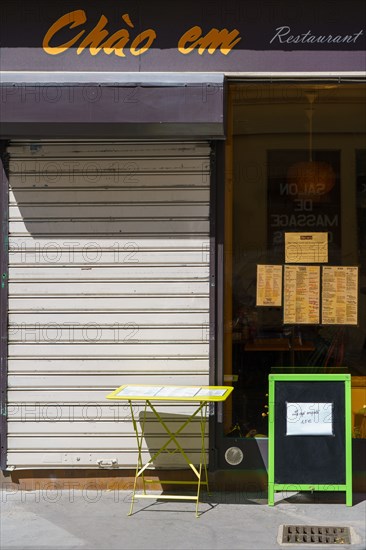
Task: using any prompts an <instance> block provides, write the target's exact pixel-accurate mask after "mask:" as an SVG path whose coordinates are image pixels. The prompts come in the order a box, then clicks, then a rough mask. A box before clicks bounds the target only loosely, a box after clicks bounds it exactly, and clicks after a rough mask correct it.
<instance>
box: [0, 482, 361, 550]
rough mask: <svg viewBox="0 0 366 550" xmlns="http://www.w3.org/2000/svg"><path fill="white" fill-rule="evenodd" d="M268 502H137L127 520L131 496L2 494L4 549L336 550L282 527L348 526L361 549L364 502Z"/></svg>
mask: <svg viewBox="0 0 366 550" xmlns="http://www.w3.org/2000/svg"><path fill="white" fill-rule="evenodd" d="M265 496H266V495H258V494H257V495H255V494H252V495H251V494H243V493H213V494H212V495H211V497H210V498H209V497H207V498H205V496H204V495H202V497H203V498H202V500H201V503H200V512H201V515H200V517H199V518H196V517H195V512H194V508H195V505H194V503H192V502H188V501H185V502H180V501H155V500H151V501H146V500H141V499H140V500H139V501H138V502H136V503H135V509H134V514H133V516H131V517H128V516H127V514H128V511H129V506H130V497H131V493H130V492H129V491H117V490H116V491H113V490H112V491H98V490H95V489H94V490H92V489H91V490H83V491H76V490H73V489H72V488H71V489H70V490H63V491H61V490H60V491H57V490H50V491H45V490H43V491H42V490H39V491H33V492H31V491H20V490H18V491H16V490H14V489H10V488H9V490H8V491H7V490H3V491H2V492H1V524H0V527H1V531H0V548H1V550H8V549H12V550H15V549H19V550H28V549H29V550H31V549H47V550H53V549H55V550H56V549H60V550H61V549H62V550H63V549H69V548H80V549H86V550H89V549H90V550H92V549H103V550H109V549H121V548H123V549H126V550H129V549H131V550H143V549H149V550H150V549H151V550H153V549H165V548H166V549H168V548H169V549H170V548H174V549H197V550H198V549H199V550H205V549H220V550H221V549H225V550H229V549H230V550H231V549H241V550H242V549H248V550H249V549H256V550H270V549H272V548H277V549H279V548H295V547H296V548H303V549H309V548H314V547H316V548H322V547H332V548H339V546H340V545H339V544H338V545H330V544H322V545H315V544H312V545H307V544H296V546H294V545H291V546H289V545H287V546H282V545H280V544H279V543H278V542H277V537H278V530H279V526H280V525H282V524H287V525H288V524H290V525H296V524H299V525H324V526H326V525H332V526H350V527H352V528H353V531H354V533H355V541H356V543H355V544H352V546H347V547H348V548H352V549H355V550H356V549H357V550H361V549H362V550H364V549H365V548H366V543H365V540H366V538H365V518H366V506H365V504H366V500H365V499H366V495H361V494H355V495H354V506H353V507H352V508H347V507H346V506H345V504H344V501H345V495H344V494H343V493H342V494H341V493H333V494H332V493H314V494H309V493H302V494H291V495H286V497H287V498H285V499H284V498H283V496H282V495H281V494H278V495H277V497H276V499H277V503H276V505H275V506H274V507H271V508H270V507H268V506H267V501H266V498H265Z"/></svg>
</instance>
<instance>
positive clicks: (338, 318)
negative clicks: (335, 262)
mask: <svg viewBox="0 0 366 550" xmlns="http://www.w3.org/2000/svg"><path fill="white" fill-rule="evenodd" d="M357 314H358V267H345V266H323V290H322V322H323V324H324V325H357Z"/></svg>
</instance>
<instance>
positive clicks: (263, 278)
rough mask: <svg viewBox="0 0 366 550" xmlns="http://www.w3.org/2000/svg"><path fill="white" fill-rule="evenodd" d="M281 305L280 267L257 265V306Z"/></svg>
mask: <svg viewBox="0 0 366 550" xmlns="http://www.w3.org/2000/svg"><path fill="white" fill-rule="evenodd" d="M281 305H282V265H257V306H281Z"/></svg>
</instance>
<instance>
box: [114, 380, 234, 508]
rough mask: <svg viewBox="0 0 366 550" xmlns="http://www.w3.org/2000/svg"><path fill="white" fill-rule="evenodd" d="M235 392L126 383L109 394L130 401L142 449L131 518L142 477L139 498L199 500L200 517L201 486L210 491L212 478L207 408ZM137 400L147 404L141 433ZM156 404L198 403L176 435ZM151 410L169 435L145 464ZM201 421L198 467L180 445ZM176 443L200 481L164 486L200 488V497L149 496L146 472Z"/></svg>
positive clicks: (231, 389) (215, 388) (223, 389)
mask: <svg viewBox="0 0 366 550" xmlns="http://www.w3.org/2000/svg"><path fill="white" fill-rule="evenodd" d="M232 391H233V388H232V387H231V386H165V385H164V386H160V385H151V384H149V385H147V384H126V385H124V386H120V387H119V388H117V389H116V390H115V391H114V392H112V393H110V394H109V395H107V399H113V400H119V401H128V402H129V405H130V409H131V416H132V422H133V427H134V430H135V434H136V440H137V448H138V459H137V466H136V475H135V481H134V486H133V494H132V500H131V507H130V512H129V515H131V514H132V512H133V505H134V502H135V498H136V497H135V495H136V486H137V479H138V478H139V477H140V476H141V479H142V483H143V494H139V495H138V497H137V498H154V499H172V500H173V499H178V500H181V499H183V500H193V501H196V516H197V517H198V504H199V497H200V489H201V485H205V486H206V488H207V491H208V475H207V463H206V449H205V429H206V422H207V407H208V405H209V403H212V402H217V401H225V399H226V398H227V397H228V396H229V395H230V393H231V392H232ZM133 401H143V402H144V413H143V416H142V421H141V429H140V431H139V430H138V427H137V422H136V418H135V415H134V410H133V406H132V402H133ZM153 401H168V402H172V401H174V402H182V401H184V402H186V403H187V402H189V403H193V404H197V407H196V409H195V411H194V412H193V413H192V414H191V415H190V416H189V417H188V418H186V420H185V421H184V422H183V423H182V424H181V426H180V427H179V428H178V430H176V431H175V432H174V433H173V432H172V431H171V430H170V429H169V427H168V426H167V424H166V423H165V422H164V420H163V418H162V417H161V415H160V414H159V412H158V411H157V410H156V408H155V407H154V405H153V403H152V402H153ZM148 409H150V410H151V411H152V412H153V413H154V415H155V417H156V418H157V420H158V421H159V423H160V424H161V426H162V427H163V428H164V430H165V432H166V433H167V440H166V442H165V443H164V445H162V447H161V448H160V449H159V450H158V451H157V452H156V453H155V454H154V455H153V456H152V457H151V458H150V460H149V461H148V462H146V464H143V460H142V444H143V438H144V433H145V421H146V412H147V410H148ZM198 415H199V418H200V435H201V454H200V464H199V467H198V468H196V466H195V465H194V464H192V462H191V460H190V459H189V457H188V456H187V454H186V452H185V451H184V449H183V448H182V446H181V444H180V443H179V441H178V439H177V436H178V435H179V434H180V433H181V432H182V431H183V430H184V429H185V428H186V427H187V426H188V424H190V422H192V420H193V419H194V418H196V417H198ZM171 441H173V442H174V443H175V445H176V449H175V452H176V451H179V452H180V454H181V455H182V456H183V458H184V460H185V461H186V462H187V464H188V465H189V467H190V468H191V469H192V470H193V472H194V474H195V476H196V477H197V481H183V480H182V481H163V482H161V483H169V484H180V485H192V484H194V485H197V494H196V495H195V496H187V495H175V494H174V495H152V494H147V492H146V485H145V483H146V482H150V481H151V480H148V479H145V477H144V472H145V470H146V469H147V468H148V466H150V465H151V464H152V463H153V462H154V460H156V458H157V457H158V456H159V455H160V454H161V453H162V452H163V451H165V450H167V447H168V445H169V444H170V442H171Z"/></svg>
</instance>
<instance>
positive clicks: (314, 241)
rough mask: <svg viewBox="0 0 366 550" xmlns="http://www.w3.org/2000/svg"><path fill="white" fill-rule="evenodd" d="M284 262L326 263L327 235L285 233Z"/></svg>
mask: <svg viewBox="0 0 366 550" xmlns="http://www.w3.org/2000/svg"><path fill="white" fill-rule="evenodd" d="M285 262H286V263H290V264H302V263H306V264H313V263H317V264H318V263H327V262H328V233H326V232H325V233H285Z"/></svg>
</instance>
